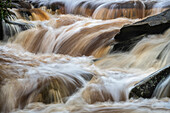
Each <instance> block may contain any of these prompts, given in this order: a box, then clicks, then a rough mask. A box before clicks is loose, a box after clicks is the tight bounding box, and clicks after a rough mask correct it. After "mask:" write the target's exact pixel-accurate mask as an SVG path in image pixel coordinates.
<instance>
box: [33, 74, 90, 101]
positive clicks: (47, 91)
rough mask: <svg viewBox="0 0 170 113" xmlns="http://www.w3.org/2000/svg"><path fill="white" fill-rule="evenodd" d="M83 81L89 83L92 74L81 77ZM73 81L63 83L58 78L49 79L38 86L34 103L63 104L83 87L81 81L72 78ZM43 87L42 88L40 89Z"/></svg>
mask: <svg viewBox="0 0 170 113" xmlns="http://www.w3.org/2000/svg"><path fill="white" fill-rule="evenodd" d="M81 77H83V78H84V79H85V80H87V81H90V80H91V79H92V77H93V75H92V74H84V75H81ZM73 79H74V80H75V81H74V82H73V81H63V80H62V79H59V78H54V77H51V78H50V79H48V80H45V81H44V82H42V83H41V84H40V88H39V89H40V91H39V93H38V94H37V96H35V98H34V100H33V101H34V102H43V103H45V104H50V103H65V102H66V101H67V99H68V97H69V96H71V95H72V94H73V93H75V92H77V91H78V90H79V88H81V87H82V86H83V84H82V83H81V81H79V80H78V79H77V78H73ZM42 86H43V87H42Z"/></svg>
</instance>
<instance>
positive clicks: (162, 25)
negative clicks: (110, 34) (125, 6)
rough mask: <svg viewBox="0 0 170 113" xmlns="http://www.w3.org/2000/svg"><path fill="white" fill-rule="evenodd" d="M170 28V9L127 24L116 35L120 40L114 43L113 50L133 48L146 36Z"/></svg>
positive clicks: (116, 38) (160, 32) (117, 39)
mask: <svg viewBox="0 0 170 113" xmlns="http://www.w3.org/2000/svg"><path fill="white" fill-rule="evenodd" d="M168 28H170V9H168V10H166V11H164V12H162V13H160V14H158V15H154V16H151V17H148V18H146V19H143V20H141V21H139V22H136V23H134V24H132V25H125V26H124V27H123V28H121V30H120V32H119V33H118V34H117V35H116V36H115V40H116V41H117V42H118V43H116V44H114V47H113V49H112V50H111V53H112V52H117V51H128V50H130V49H131V48H133V47H134V46H135V45H136V43H137V42H139V41H140V40H141V39H142V38H143V37H144V36H147V35H151V34H162V33H164V32H165V31H166V30H167V29H168Z"/></svg>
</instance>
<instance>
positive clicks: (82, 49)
mask: <svg viewBox="0 0 170 113" xmlns="http://www.w3.org/2000/svg"><path fill="white" fill-rule="evenodd" d="M83 1H86V2H94V1H87V0H83ZM52 2H55V1H54V0H52V1H48V3H52ZM63 2H65V4H68V3H70V1H63ZM79 2H82V1H79ZM111 2H113V1H109V0H105V1H102V0H99V1H98V2H96V4H100V3H101V4H110V3H111ZM114 2H118V1H117V0H116V1H114ZM119 2H120V0H119ZM142 2H144V1H142ZM161 2H164V1H161V0H160V1H159V3H161ZM76 3H77V2H75V3H72V4H70V7H69V8H73V6H72V5H74V4H76ZM40 4H47V1H46V0H45V1H42V0H41V2H40ZM85 6H86V5H84V6H83V7H85ZM74 7H76V5H75V6H74ZM12 10H13V11H14V13H16V14H17V18H18V19H20V21H22V22H28V23H30V24H32V25H34V26H33V28H31V29H29V30H26V31H23V32H20V30H19V31H18V32H19V33H17V34H16V35H15V36H13V37H11V38H10V39H9V41H8V42H6V43H4V42H3V43H1V44H0V64H1V65H0V111H1V112H15V113H37V112H41V113H51V112H56V113H57V112H58V113H69V112H76V113H103V112H104V113H113V112H115V113H150V112H152V113H169V112H170V99H169V98H168V97H166V98H165V97H164V98H162V97H161V94H162V93H166V92H164V90H163V89H164V87H166V86H169V85H168V82H169V78H168V79H167V80H166V81H165V82H164V84H162V85H161V86H160V87H158V88H157V89H156V90H157V91H156V92H158V93H156V94H154V95H155V96H156V97H159V99H156V98H155V97H154V98H151V99H142V98H139V99H132V98H131V99H129V93H130V90H131V89H132V88H133V87H134V85H135V84H136V83H138V82H139V81H140V80H142V79H144V78H145V77H147V76H148V75H150V74H151V73H153V72H155V71H157V70H159V69H161V68H163V67H165V66H168V65H170V51H169V50H170V40H169V38H170V30H167V31H166V32H165V33H164V34H162V35H149V36H147V37H144V38H143V39H142V40H141V41H140V42H139V43H137V45H136V46H135V47H134V48H133V49H132V50H131V51H129V52H125V53H113V54H109V52H110V50H111V49H112V47H113V45H114V44H115V43H116V42H115V40H114V36H115V35H116V34H117V33H118V32H119V30H120V29H121V27H122V26H124V25H126V24H132V23H134V22H136V21H138V20H139V19H128V18H117V19H110V20H96V19H92V18H91V17H88V18H87V17H83V16H75V15H70V14H67V15H51V14H48V13H47V12H44V11H42V10H40V9H35V10H34V9H32V10H31V11H30V12H31V14H33V15H32V16H31V17H30V20H31V21H26V20H22V19H24V17H22V16H21V15H20V13H19V12H18V11H17V10H14V9H12ZM69 11H71V10H70V9H69ZM97 15H98V14H97ZM16 21H18V20H16ZM11 28H13V27H11ZM96 59H97V60H96Z"/></svg>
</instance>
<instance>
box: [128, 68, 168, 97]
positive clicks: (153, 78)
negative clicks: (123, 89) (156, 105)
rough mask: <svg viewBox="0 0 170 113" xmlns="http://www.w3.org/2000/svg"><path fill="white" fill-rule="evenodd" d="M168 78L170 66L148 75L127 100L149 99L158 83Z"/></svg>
mask: <svg viewBox="0 0 170 113" xmlns="http://www.w3.org/2000/svg"><path fill="white" fill-rule="evenodd" d="M169 76H170V65H169V66H167V67H165V68H162V69H160V70H158V71H156V72H155V73H153V74H151V75H149V76H148V77H146V78H145V79H143V80H142V81H140V82H139V83H137V84H136V85H135V86H134V88H133V89H132V90H131V92H130V95H129V98H140V97H142V98H151V97H152V95H153V92H154V90H155V89H156V87H157V86H158V84H159V83H162V82H163V81H164V80H166V79H167V78H168V77H169Z"/></svg>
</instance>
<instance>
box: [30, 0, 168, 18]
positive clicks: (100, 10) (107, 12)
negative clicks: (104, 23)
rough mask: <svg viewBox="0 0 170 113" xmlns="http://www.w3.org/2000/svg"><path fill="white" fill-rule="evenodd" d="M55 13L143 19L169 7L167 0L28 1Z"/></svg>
mask: <svg viewBox="0 0 170 113" xmlns="http://www.w3.org/2000/svg"><path fill="white" fill-rule="evenodd" d="M28 1H30V2H32V3H33V4H35V6H36V7H41V6H46V7H47V8H51V9H52V10H53V11H56V10H57V13H62V14H65V13H67V14H68V13H69V14H78V15H83V16H86V17H89V16H91V17H92V18H94V19H104V20H105V19H113V18H117V17H127V18H144V17H146V16H149V15H153V14H157V13H160V12H162V11H164V10H166V9H167V8H168V7H169V5H170V4H169V3H170V1H169V0H28Z"/></svg>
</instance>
